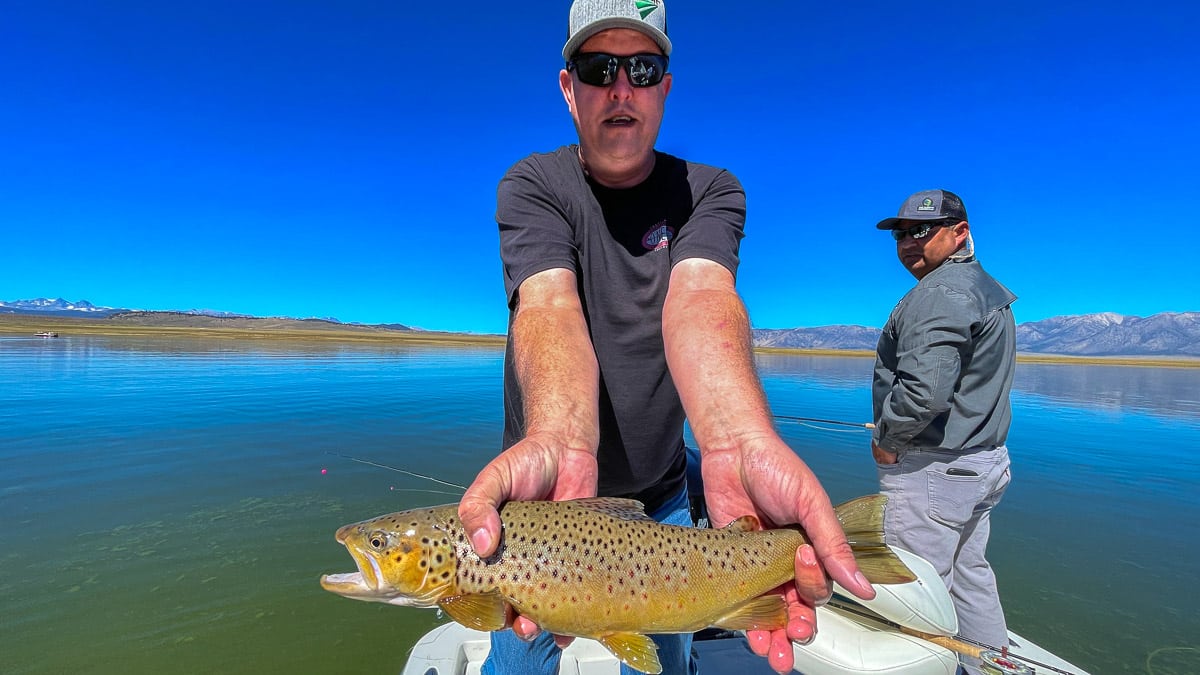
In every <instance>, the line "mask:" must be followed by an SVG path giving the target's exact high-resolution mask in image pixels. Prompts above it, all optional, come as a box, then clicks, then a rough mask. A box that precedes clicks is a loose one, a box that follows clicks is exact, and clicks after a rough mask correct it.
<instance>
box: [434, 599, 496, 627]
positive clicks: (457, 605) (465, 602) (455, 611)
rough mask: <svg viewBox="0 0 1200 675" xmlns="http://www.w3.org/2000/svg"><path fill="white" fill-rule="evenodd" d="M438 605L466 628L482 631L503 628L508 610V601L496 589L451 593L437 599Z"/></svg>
mask: <svg viewBox="0 0 1200 675" xmlns="http://www.w3.org/2000/svg"><path fill="white" fill-rule="evenodd" d="M438 607H440V608H441V609H442V611H444V612H445V613H447V614H449V615H450V618H451V619H454V620H455V621H457V622H459V623H461V624H462V625H464V626H466V627H467V628H474V629H475V630H483V631H492V630H500V629H501V628H504V623H505V619H506V618H507V616H506V615H507V612H508V602H507V601H505V599H504V598H503V597H501V596H500V593H499V592H497V591H492V592H491V593H475V594H470V595H452V596H450V597H448V598H442V599H441V600H438Z"/></svg>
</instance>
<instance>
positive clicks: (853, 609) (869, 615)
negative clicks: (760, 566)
mask: <svg viewBox="0 0 1200 675" xmlns="http://www.w3.org/2000/svg"><path fill="white" fill-rule="evenodd" d="M826 605H828V606H830V607H836V608H838V609H840V610H843V611H845V612H849V613H851V614H856V615H858V616H860V617H863V618H864V619H870V620H872V621H878V622H879V623H882V624H884V625H885V626H888V627H890V628H895V629H896V630H899V631H900V632H902V633H904V634H905V635H911V636H913V637H919V638H921V639H923V640H929V641H930V642H933V643H934V644H936V645H939V646H941V647H943V648H946V649H950V650H951V651H959V650H957V649H953V648H952V647H950V646H949V645H946V644H942V642H938V641H934V640H932V639H931V638H943V639H944V640H948V641H951V642H961V643H965V644H969V645H972V646H975V647H981V648H983V649H987V650H990V651H993V652H995V653H997V654H1001V655H1002V656H1003V657H1004V658H1009V659H1016V660H1018V661H1023V662H1025V663H1028V664H1029V665H1032V666H1036V667H1038V668H1045V669H1046V670H1052V671H1054V672H1056V673H1061V674H1062V675H1075V673H1072V672H1071V671H1069V670H1063V669H1061V668H1055V667H1054V666H1052V665H1050V664H1048V663H1042V662H1040V661H1035V660H1033V659H1031V658H1029V657H1028V656H1021V655H1020V654H1015V653H1013V651H1012V650H1010V649H1000V648H999V647H995V646H992V645H989V644H984V643H982V642H976V641H975V640H971V639H969V638H964V637H953V638H947V637H945V636H942V635H928V634H926V633H922V632H920V631H917V630H912V629H910V628H906V627H904V626H901V625H900V624H898V623H896V622H895V621H889V620H888V619H885V618H883V617H882V616H879V615H878V614H876V613H874V612H872V611H870V610H868V609H866V608H863V607H859V606H857V605H852V604H849V603H848V602H844V601H842V600H840V599H839V598H838V597H836V596H835V597H833V598H830V600H829V602H827V603H826ZM959 653H962V652H959ZM968 656H969V655H968Z"/></svg>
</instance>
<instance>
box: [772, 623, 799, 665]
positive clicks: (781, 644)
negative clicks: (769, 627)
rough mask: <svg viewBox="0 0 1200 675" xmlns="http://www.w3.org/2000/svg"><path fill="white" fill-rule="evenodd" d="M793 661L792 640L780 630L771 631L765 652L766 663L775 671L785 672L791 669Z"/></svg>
mask: <svg viewBox="0 0 1200 675" xmlns="http://www.w3.org/2000/svg"><path fill="white" fill-rule="evenodd" d="M795 661H796V657H795V655H794V654H793V653H792V642H791V641H790V640H788V636H787V633H786V632H784V631H781V630H775V631H771V646H770V651H769V653H768V654H767V663H768V664H770V666H771V669H772V670H774V671H775V672H777V673H786V672H789V671H791V669H792V666H793V665H794V664H795Z"/></svg>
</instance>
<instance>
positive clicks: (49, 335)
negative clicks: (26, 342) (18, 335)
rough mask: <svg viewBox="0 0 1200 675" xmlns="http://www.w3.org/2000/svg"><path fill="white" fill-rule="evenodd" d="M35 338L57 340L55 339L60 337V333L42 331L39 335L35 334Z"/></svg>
mask: <svg viewBox="0 0 1200 675" xmlns="http://www.w3.org/2000/svg"><path fill="white" fill-rule="evenodd" d="M33 336H34V337H40V338H55V337H58V333H55V332H54V331H52V330H44V331H41V332H38V333H34V334H33Z"/></svg>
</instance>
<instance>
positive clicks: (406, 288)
mask: <svg viewBox="0 0 1200 675" xmlns="http://www.w3.org/2000/svg"><path fill="white" fill-rule="evenodd" d="M568 7H569V2H566V1H562V2H559V1H554V2H544V1H543V2H531V3H525V4H521V3H491V2H488V3H484V2H466V3H451V4H445V3H399V2H338V3H333V2H315V1H302V0H290V1H287V2H284V1H260V0H239V1H237V2H232V1H227V0H212V1H207V2H200V3H174V2H145V1H142V2H130V1H123V0H112V1H110V2H104V3H85V2H57V1H55V0H46V1H45V2H15V1H9V2H4V3H3V10H2V11H0V15H2V16H3V19H2V20H0V64H2V65H0V92H3V94H2V102H0V300H17V299H29V298H35V297H63V298H66V299H68V300H76V301H77V300H80V299H86V300H89V301H91V302H93V303H96V304H99V305H105V306H115V307H131V308H140V309H158V310H169V309H177V310H183V309H217V310H224V311H231V312H240V313H246V314H255V315H264V316H277V315H282V316H296V317H310V316H319V317H336V318H338V319H340V320H342V321H357V322H366V323H384V322H399V323H406V324H410V325H415V326H420V327H424V328H429V329H439V330H464V331H475V332H503V330H504V328H505V322H506V318H507V314H506V309H505V302H504V293H503V289H502V285H501V276H500V265H499V260H498V254H497V246H498V244H497V233H496V227H495V223H494V220H493V214H494V209H495V188H496V184H497V182H498V181H499V179H500V177H501V176H502V175H503V173H504V171H505V170H506V169H507V168H508V167H509V166H510V165H512V164H513V163H514V162H516V161H517V160H519V159H520V158H521V157H523V156H525V155H526V154H528V153H530V152H534V151H549V150H552V149H554V148H556V147H558V146H560V145H563V144H566V143H570V142H573V141H574V139H575V135H574V129H573V128H572V126H571V122H570V118H569V116H568V114H567V110H566V106H565V104H564V103H563V102H562V99H561V96H560V94H559V92H558V88H557V76H558V70H559V68H560V67H561V65H562V64H561V61H560V56H559V52H560V50H561V48H562V42H563V41H564V40H565V35H566V16H567V9H568ZM668 15H669V29H670V34H671V37H672V39H673V41H674V43H675V53H674V54H673V58H672V62H671V70H672V71H673V72H674V77H675V82H674V87H673V89H672V92H671V95H670V98H669V99H668V101H667V114H666V119H665V122H664V125H663V131H662V133H661V134H660V136H659V143H658V147H659V149H661V150H664V151H667V152H671V153H673V154H677V155H680V156H682V157H685V158H688V159H692V160H695V161H701V162H705V163H709V164H715V165H718V166H722V167H725V168H728V169H730V170H732V171H733V172H734V173H735V174H736V175H737V176H738V177H739V178H740V179H741V180H742V183H743V185H744V186H745V188H746V191H747V199H748V207H749V216H748V220H747V225H746V229H747V238H746V240H745V241H744V243H743V247H742V267H741V270H740V273H739V278H738V285H739V288H740V290H741V292H742V294H743V297H744V298H745V300H746V303H747V305H748V307H749V309H750V313H751V320H752V322H753V323H754V325H755V326H756V327H760V328H786V327H798V326H819V325H827V324H860V325H868V326H880V325H882V324H883V322H884V320H885V319H886V317H887V313H888V312H889V311H890V309H891V307H892V305H893V304H894V303H895V301H896V300H897V299H898V298H899V297H900V296H901V295H902V294H903V293H904V291H905V290H907V288H908V287H909V286H911V284H912V283H913V281H912V278H911V277H910V276H909V275H908V273H907V272H905V271H904V270H903V269H902V268H901V267H900V264H899V263H898V262H897V261H896V259H895V251H894V246H893V244H892V242H891V240H890V237H888V235H887V234H885V233H881V232H878V231H876V230H875V229H874V223H875V222H876V221H878V220H879V219H881V218H884V217H887V216H890V215H894V213H895V211H896V209H897V208H898V207H899V205H900V202H901V201H902V200H903V199H904V197H905V196H906V195H908V194H909V193H911V192H914V191H916V190H920V189H926V188H934V187H944V188H947V189H950V190H953V191H955V192H957V193H958V194H960V195H961V196H962V197H963V199H964V201H965V203H966V206H967V210H968V213H969V215H970V220H971V224H972V230H973V232H974V233H975V237H976V243H977V247H978V252H979V257H980V259H981V260H982V261H983V263H984V265H985V267H986V268H987V269H988V270H990V271H991V272H992V273H993V274H994V275H995V276H996V277H998V278H999V279H1000V280H1001V281H1002V282H1004V283H1005V284H1007V285H1008V286H1009V287H1010V288H1012V289H1013V290H1014V292H1016V293H1017V295H1018V296H1020V300H1019V301H1018V302H1017V304H1016V305H1015V306H1014V310H1015V312H1016V315H1017V320H1018V321H1020V322H1024V321H1033V320H1038V319H1044V318H1047V317H1050V316H1055V315H1060V314H1080V313H1088V312H1102V311H1112V312H1119V313H1123V314H1135V315H1141V316H1145V315H1149V314H1154V313H1157V312H1163V311H1194V310H1200V291H1198V290H1197V289H1200V271H1198V269H1200V244H1198V243H1197V235H1196V233H1195V228H1194V227H1191V226H1190V225H1191V223H1190V221H1191V220H1192V219H1193V218H1194V217H1195V215H1194V214H1195V213H1196V211H1197V210H1198V209H1200V170H1198V169H1197V161H1198V160H1197V158H1198V157H1200V123H1198V122H1197V115H1198V113H1197V111H1198V110H1200V87H1198V86H1197V85H1196V77H1197V76H1196V73H1197V72H1200V57H1198V56H1197V53H1196V49H1195V37H1196V26H1197V25H1200V10H1198V9H1196V8H1195V6H1194V5H1193V4H1191V3H1155V2H1151V3H1145V4H1143V5H1137V6H1134V5H1131V4H1130V3H1106V2H1071V1H1067V2H1061V3H1045V2H1040V1H1039V2H1025V1H1018V2H1010V3H962V2H953V3H950V2H947V3H923V4H919V5H918V4H914V3H894V2H866V3H821V4H820V5H817V3H807V2H805V3H800V2H763V3H727V2H703V1H697V0H687V1H684V0H675V1H674V2H672V3H671V4H669V5H668Z"/></svg>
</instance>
